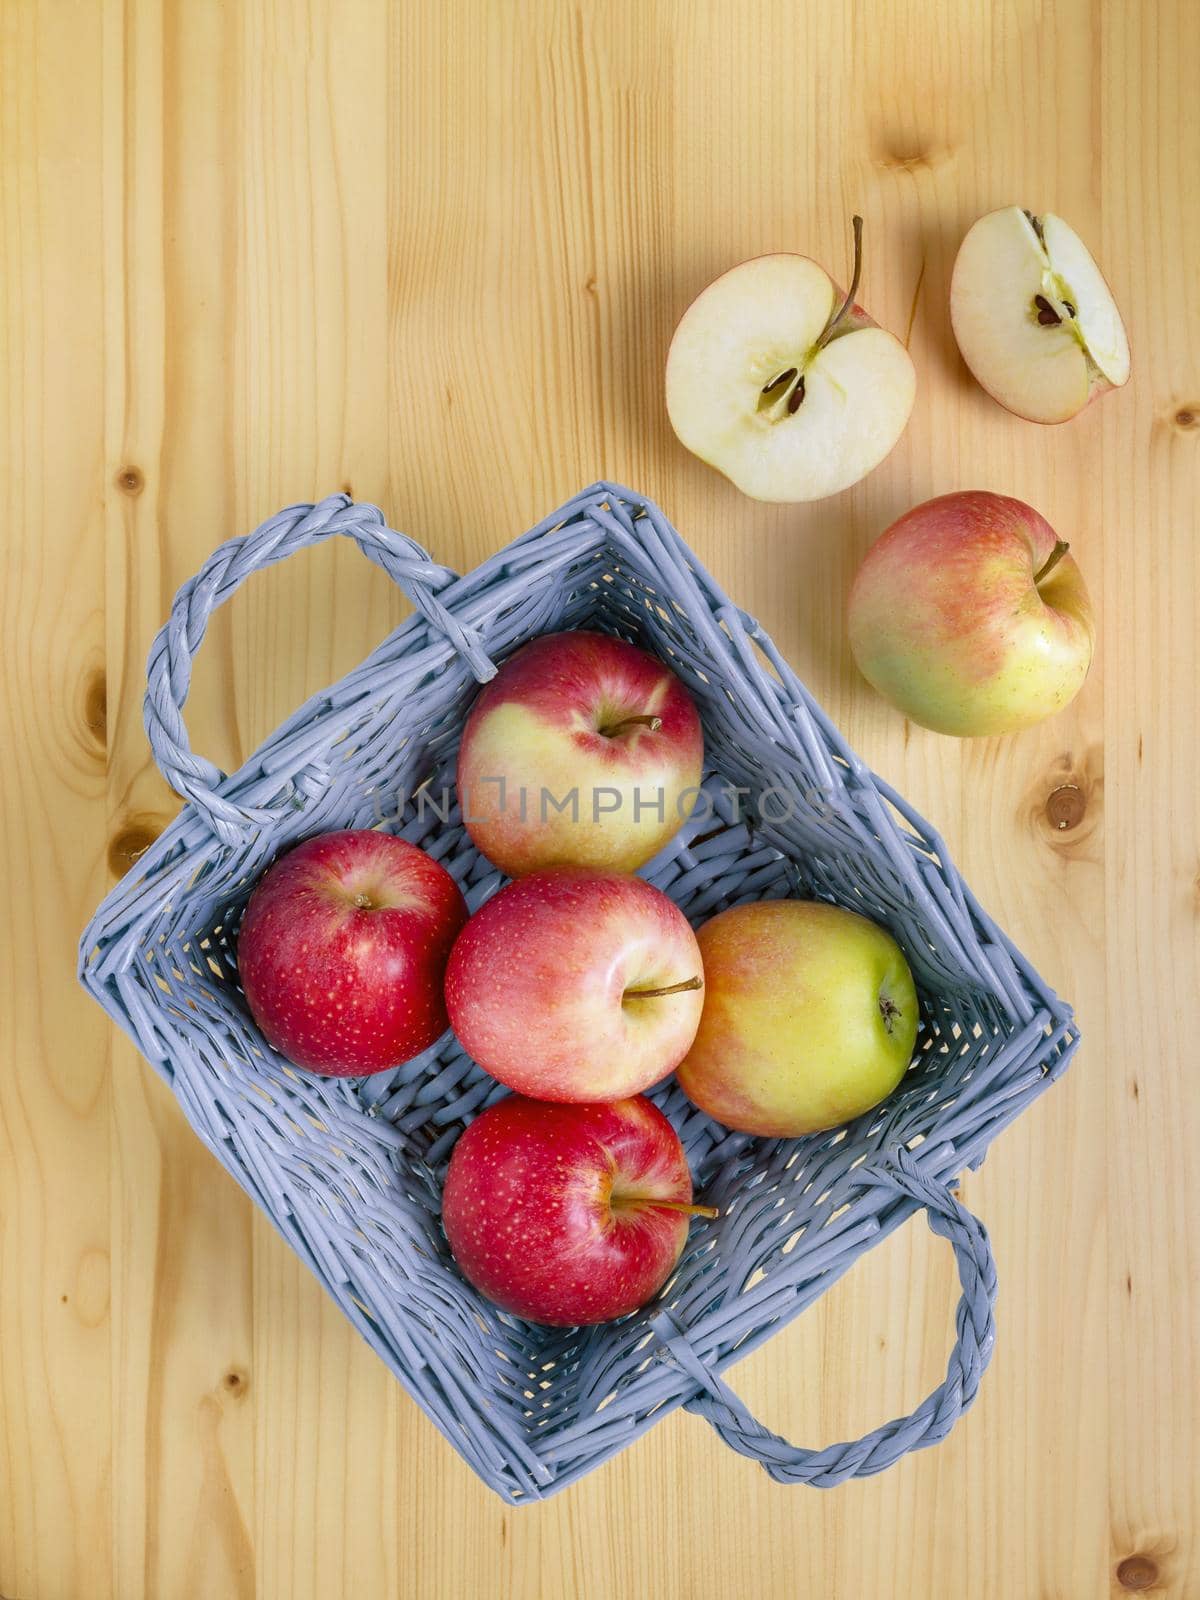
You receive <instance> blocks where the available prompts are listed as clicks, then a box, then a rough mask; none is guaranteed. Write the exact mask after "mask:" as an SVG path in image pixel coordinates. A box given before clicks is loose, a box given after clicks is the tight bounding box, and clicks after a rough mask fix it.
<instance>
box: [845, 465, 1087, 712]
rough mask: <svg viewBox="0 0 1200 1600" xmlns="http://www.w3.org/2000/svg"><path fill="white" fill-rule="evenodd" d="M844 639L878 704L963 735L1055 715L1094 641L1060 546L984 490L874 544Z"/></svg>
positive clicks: (1073, 690)
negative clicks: (881, 699)
mask: <svg viewBox="0 0 1200 1600" xmlns="http://www.w3.org/2000/svg"><path fill="white" fill-rule="evenodd" d="M849 632H850V647H851V649H852V650H853V652H854V658H855V660H856V661H857V662H858V665H859V669H860V671H861V672H862V674H863V676H864V677H865V678H866V679H867V681H868V682H869V683H872V684H873V685H874V686H875V688H876V689H878V690H879V692H880V694H882V695H884V696H885V697H886V698H887V699H888V700H890V701H891V702H892V704H893V705H895V706H898V707H899V709H900V710H901V711H903V712H904V714H905V715H906V716H908V717H911V718H912V720H913V721H914V722H919V723H921V724H922V726H923V727H926V728H933V729H934V730H935V731H936V732H938V733H952V734H959V735H962V736H969V735H972V734H995V733H1011V732H1013V731H1014V730H1015V729H1017V728H1024V727H1027V726H1028V725H1029V724H1030V723H1033V722H1039V721H1040V720H1041V719H1042V718H1043V717H1048V716H1050V715H1051V713H1052V712H1055V711H1061V710H1062V708H1063V706H1065V705H1066V704H1067V703H1068V702H1069V701H1070V700H1072V699H1073V698H1074V696H1075V695H1076V694H1077V693H1078V692H1079V689H1080V688H1081V686H1082V684H1083V680H1084V678H1085V677H1086V676H1087V671H1088V667H1089V666H1090V665H1091V660H1092V648H1093V645H1094V642H1095V627H1094V625H1093V622H1092V607H1091V602H1090V600H1089V599H1088V592H1087V588H1086V586H1085V584H1084V581H1083V575H1082V574H1081V572H1080V570H1079V568H1078V566H1077V565H1076V563H1075V560H1074V558H1073V557H1071V556H1069V555H1068V554H1067V545H1066V542H1065V541H1064V540H1062V539H1058V538H1056V536H1055V533H1054V529H1053V528H1052V527H1051V526H1050V524H1049V523H1048V522H1047V521H1046V519H1045V518H1044V517H1041V516H1039V515H1038V513H1037V512H1036V511H1035V510H1034V509H1033V508H1032V506H1027V505H1024V504H1022V502H1021V501H1020V500H1012V499H1010V498H1009V497H1008V496H1007V495H1002V494H990V493H987V492H986V491H983V490H963V491H961V492H959V493H958V494H945V495H942V496H941V497H940V498H939V499H937V500H927V501H926V502H925V504H924V505H919V506H915V507H914V508H913V510H911V511H908V512H906V513H905V514H904V516H902V517H901V518H900V519H899V521H898V522H893V524H892V525H891V527H890V528H889V529H888V530H887V532H886V533H883V534H881V535H880V537H879V539H878V540H877V541H876V543H875V544H874V545H873V546H872V548H871V549H870V550H869V551H868V552H867V556H866V559H865V560H864V561H863V564H862V566H861V567H860V568H859V571H858V576H857V577H856V578H855V580H854V587H853V589H852V590H851V591H850V605H849Z"/></svg>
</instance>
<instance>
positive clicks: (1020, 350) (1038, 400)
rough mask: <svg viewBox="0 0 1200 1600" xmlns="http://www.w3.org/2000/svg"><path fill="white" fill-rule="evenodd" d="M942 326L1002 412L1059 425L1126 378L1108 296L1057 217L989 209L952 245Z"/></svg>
mask: <svg viewBox="0 0 1200 1600" xmlns="http://www.w3.org/2000/svg"><path fill="white" fill-rule="evenodd" d="M950 320H951V322H952V323H953V326H954V337H955V338H956V339H957V340H958V348H959V350H960V351H961V352H962V358H963V360H964V361H965V362H966V363H967V366H968V367H970V369H971V371H972V373H973V374H974V376H975V378H976V379H977V381H978V382H979V383H980V384H981V385H982V387H983V388H984V389H986V390H987V392H988V393H989V394H990V395H991V396H992V398H993V399H994V400H998V401H999V402H1000V404H1001V405H1002V406H1004V407H1005V408H1006V410H1008V411H1012V412H1013V413H1015V415H1016V416H1018V417H1025V418H1026V419H1027V420H1028V421H1030V422H1066V421H1067V420H1068V418H1070V417H1073V416H1075V415H1076V413H1077V412H1079V411H1082V410H1083V408H1084V406H1086V405H1088V404H1089V402H1090V401H1092V400H1095V399H1096V398H1097V396H1099V395H1102V394H1107V393H1108V392H1109V391H1110V390H1111V389H1119V388H1120V387H1121V385H1122V384H1123V383H1125V382H1126V381H1127V380H1128V378H1129V341H1128V339H1127V338H1126V336H1125V325H1124V323H1123V322H1122V321H1121V313H1120V312H1119V311H1118V310H1117V304H1116V301H1115V300H1114V299H1113V297H1112V291H1111V290H1110V289H1109V287H1108V284H1107V283H1105V281H1104V278H1103V276H1102V275H1101V272H1100V268H1099V267H1098V266H1097V265H1096V263H1095V261H1094V260H1093V259H1092V256H1091V253H1090V251H1089V250H1088V248H1087V246H1086V245H1085V244H1084V242H1083V240H1082V239H1081V238H1080V237H1079V235H1078V234H1077V233H1076V232H1075V231H1074V230H1073V229H1072V228H1069V227H1068V226H1067V224H1066V223H1065V222H1064V221H1063V220H1062V218H1061V217H1056V216H1054V215H1052V214H1050V213H1047V214H1046V215H1045V216H1044V217H1035V216H1034V214H1033V213H1032V212H1031V211H1023V210H1022V209H1021V207H1020V206H1005V207H1003V209H1002V210H999V211H989V212H988V214H987V216H985V217H980V219H979V221H978V222H976V223H975V224H974V226H973V227H972V228H971V229H970V231H969V232H968V233H967V236H966V238H965V239H964V240H963V242H962V244H961V245H960V246H959V251H958V257H957V259H956V260H955V263H954V275H953V277H952V278H951V281H950Z"/></svg>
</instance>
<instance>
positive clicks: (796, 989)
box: [678, 900, 918, 1138]
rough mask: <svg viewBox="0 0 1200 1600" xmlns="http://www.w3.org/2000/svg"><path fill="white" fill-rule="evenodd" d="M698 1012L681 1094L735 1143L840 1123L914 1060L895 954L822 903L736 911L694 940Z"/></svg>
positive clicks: (903, 976) (884, 939)
mask: <svg viewBox="0 0 1200 1600" xmlns="http://www.w3.org/2000/svg"><path fill="white" fill-rule="evenodd" d="M698 939H699V943H700V953H701V955H702V956H703V958H704V987H705V998H704V1013H703V1015H702V1016H701V1018H700V1028H699V1031H698V1032H697V1034H696V1039H695V1043H694V1044H693V1045H692V1048H691V1049H690V1050H689V1051H688V1054H687V1056H686V1058H685V1060H684V1061H683V1063H682V1065H681V1066H680V1068H679V1074H678V1076H679V1083H680V1086H681V1088H682V1089H683V1092H684V1093H685V1094H686V1095H687V1096H688V1098H689V1099H690V1100H693V1101H694V1102H695V1103H696V1105H698V1106H699V1107H700V1109H701V1110H702V1111H706V1112H707V1113H708V1115H709V1116H710V1117H715V1118H716V1120H717V1121H718V1122H723V1123H724V1124H725V1125H726V1127H729V1128H737V1129H739V1130H740V1131H741V1132H743V1133H757V1134H763V1135H767V1136H770V1137H774V1138H792V1137H795V1136H796V1135H799V1134H802V1133H815V1132H817V1131H818V1130H819V1129H822V1128H834V1127H836V1126H837V1125H838V1124H839V1123H842V1122H848V1121H849V1120H850V1118H851V1117H857V1116H858V1115H859V1114H860V1113H861V1112H863V1111H868V1110H870V1108H871V1107H872V1106H873V1105H876V1104H878V1102H879V1101H880V1100H882V1099H884V1098H885V1096H887V1095H889V1094H891V1092H892V1090H893V1089H894V1088H895V1087H896V1085H897V1084H898V1083H899V1082H900V1079H901V1078H902V1077H903V1076H904V1072H905V1069H906V1068H907V1066H908V1064H909V1062H910V1061H911V1060H912V1053H913V1043H914V1041H915V1039H916V1036H917V1020H918V1018H917V993H916V990H915V988H914V987H913V980H912V974H911V973H910V971H909V969H908V963H907V962H906V961H905V959H904V955H903V952H902V951H901V949H900V946H899V945H898V944H897V943H896V941H895V940H894V939H893V938H892V936H891V934H890V933H888V932H886V931H885V929H883V928H880V927H878V926H877V925H876V924H875V923H873V922H869V921H868V920H867V918H866V917H861V916H859V915H858V914H857V912H854V911H846V910H843V909H842V908H841V907H840V906H831V905H826V904H825V903H824V902H823V901H819V900H760V901H757V902H755V903H754V904H752V905H745V906H734V907H733V909H732V910H730V911H722V912H721V913H720V914H719V915H718V916H715V917H713V918H712V920H711V921H710V922H706V923H705V924H704V926H703V927H702V928H701V929H700V932H699V935H698Z"/></svg>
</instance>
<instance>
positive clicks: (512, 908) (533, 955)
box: [446, 867, 703, 1100]
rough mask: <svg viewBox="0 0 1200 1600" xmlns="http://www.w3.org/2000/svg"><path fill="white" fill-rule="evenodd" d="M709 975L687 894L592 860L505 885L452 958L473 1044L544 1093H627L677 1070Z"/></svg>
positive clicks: (455, 1010) (510, 1078)
mask: <svg viewBox="0 0 1200 1600" xmlns="http://www.w3.org/2000/svg"><path fill="white" fill-rule="evenodd" d="M702 988H703V969H702V967H701V964H700V951H699V948H698V946H697V944H696V936H695V934H694V933H693V932H692V930H691V927H690V926H689V924H688V920H687V918H686V917H685V916H684V914H683V912H682V911H680V909H679V907H678V906H677V905H675V904H674V902H673V901H671V900H669V899H668V898H667V896H666V895H665V894H663V893H662V891H661V890H660V889H656V888H655V887H654V886H653V884H649V883H646V882H644V881H643V880H642V879H641V878H635V877H633V876H632V875H631V874H629V873H614V872H597V871H595V870H594V869H593V868H591V867H550V868H548V869H547V870H545V871H543V872H531V873H530V874H529V875H528V876H527V877H524V878H518V879H517V880H516V882H515V883H510V884H507V885H506V886H505V887H504V888H503V889H501V890H500V892H499V893H498V894H496V895H493V896H492V898H491V899H490V900H488V901H487V902H486V903H485V904H484V905H483V906H481V907H480V909H479V910H478V911H477V912H476V913H475V915H474V916H473V917H472V918H471V920H470V921H469V922H468V923H467V925H466V927H465V928H464V929H463V931H462V932H461V933H460V934H459V936H458V939H457V941H456V943H455V945H454V949H453V951H452V952H451V955H450V963H449V965H448V966H447V968H446V1005H447V1008H448V1010H449V1013H450V1022H451V1026H452V1027H453V1028H454V1031H455V1033H456V1034H457V1035H458V1037H459V1040H460V1041H461V1043H462V1045H463V1047H464V1049H466V1050H467V1051H468V1052H469V1053H470V1054H471V1055H472V1056H473V1057H474V1058H475V1060H476V1061H477V1062H478V1063H479V1065H480V1066H481V1067H483V1068H484V1069H485V1071H487V1072H490V1073H491V1074H492V1076H493V1077H494V1078H498V1079H499V1080H500V1082H501V1083H503V1084H506V1085H507V1086H508V1088H510V1089H516V1090H518V1091H519V1092H520V1093H521V1094H528V1095H534V1096H535V1097H536V1098H538V1099H540V1100H617V1099H620V1098H622V1097H623V1096H625V1095H631V1094H638V1093H640V1092H641V1090H643V1089H648V1088H649V1087H650V1085H651V1084H652V1083H657V1082H658V1081H659V1079H660V1078H665V1077H666V1076H667V1074H668V1073H669V1072H674V1070H675V1068H676V1067H677V1066H678V1065H679V1063H680V1061H682V1060H683V1057H684V1055H685V1054H686V1053H687V1048H688V1046H689V1045H690V1044H691V1042H692V1040H693V1038H694V1037H695V1034H696V1028H697V1025H698V1024H699V1021H700V1009H701V1005H702V1002H703V995H702V993H701V990H702Z"/></svg>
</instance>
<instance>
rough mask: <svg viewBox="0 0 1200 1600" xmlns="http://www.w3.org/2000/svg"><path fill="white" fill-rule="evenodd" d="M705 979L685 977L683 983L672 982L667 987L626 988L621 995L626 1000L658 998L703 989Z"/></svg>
mask: <svg viewBox="0 0 1200 1600" xmlns="http://www.w3.org/2000/svg"><path fill="white" fill-rule="evenodd" d="M703 987H704V979H703V978H701V977H695V978H685V979H684V981H683V982H682V983H670V984H668V985H667V987H666V988H665V989H626V991H625V993H624V994H623V995H622V996H621V999H622V1000H623V1001H624V1000H657V999H658V998H659V996H660V995H664V994H683V993H685V991H686V990H688V989H703Z"/></svg>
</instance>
